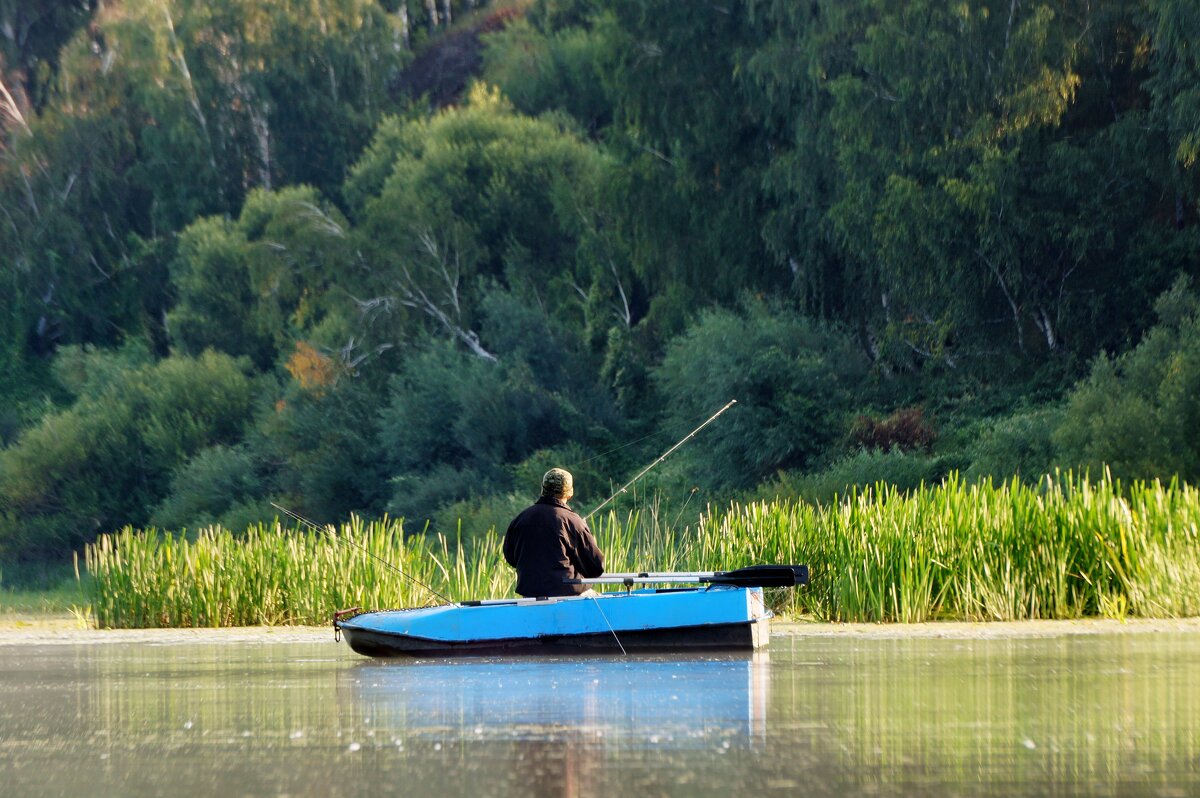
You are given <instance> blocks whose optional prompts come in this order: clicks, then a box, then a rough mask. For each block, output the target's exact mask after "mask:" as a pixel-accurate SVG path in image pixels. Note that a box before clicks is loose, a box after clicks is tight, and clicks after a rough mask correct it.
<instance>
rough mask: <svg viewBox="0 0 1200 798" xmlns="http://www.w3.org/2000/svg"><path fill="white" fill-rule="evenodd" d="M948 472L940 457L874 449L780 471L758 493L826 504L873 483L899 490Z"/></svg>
mask: <svg viewBox="0 0 1200 798" xmlns="http://www.w3.org/2000/svg"><path fill="white" fill-rule="evenodd" d="M949 471H950V467H949V463H948V462H947V461H946V460H945V459H943V458H941V457H931V456H929V455H924V454H916V453H909V452H905V451H903V450H901V449H892V450H891V451H880V450H878V449H874V450H867V451H860V452H857V453H855V454H852V455H850V456H849V457H845V458H843V459H841V460H838V461H837V462H835V463H833V464H832V465H830V466H828V467H827V468H823V469H821V470H819V471H813V472H810V473H799V472H787V471H785V472H780V473H779V474H777V475H776V476H775V478H774V479H773V480H771V481H770V482H768V483H766V484H765V485H763V486H762V487H760V488H759V489H758V496H759V497H760V498H779V499H802V500H804V501H807V502H810V503H813V504H829V503H830V502H832V501H834V500H835V498H837V497H843V496H847V495H849V494H851V493H853V492H855V491H861V490H863V489H866V488H870V487H872V486H875V485H888V486H890V487H892V488H895V489H896V490H900V491H910V490H915V489H916V488H919V487H920V486H921V485H934V484H936V483H938V482H940V481H941V480H942V479H943V478H944V477H945V476H946V475H947V473H948V472H949Z"/></svg>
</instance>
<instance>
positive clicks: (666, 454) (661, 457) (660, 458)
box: [583, 399, 737, 521]
mask: <svg viewBox="0 0 1200 798" xmlns="http://www.w3.org/2000/svg"><path fill="white" fill-rule="evenodd" d="M736 404H737V399H730V400H729V403H728V404H726V405H725V406H724V407H722V408H721V409H720V410H718V411H717V412H715V413H713V414H712V415H711V416H709V417H708V421H705V422H704V423H703V424H701V425H700V426H698V427H696V428H695V429H694V430H692V431H691V432H689V433H688V434H687V435H684V436H683V438H682V439H680V441H679V442H678V443H676V444H675V445H674V446H672V447H671V448H670V449H667V450H666V451H665V452H663V453H662V454H660V455H659V456H658V459H657V460H655V461H654V462H653V463H651V464H650V465H648V466H646V467H645V468H643V469H642V470H641V472H639V473H638V475H637V476H636V477H634V478H633V479H631V480H629V481H628V482H626V483H625V484H624V485H622V486H621V488H620V489H619V490H618V491H617V492H616V493H614V494H613V495H611V496H609V497H608V498H607V499H605V500H604V501H602V502H600V506H599V507H597V508H596V509H595V510H592V511H591V512H590V513H588V514H587V515H585V516H584V517H583V520H585V521H586V520H587V519H589V518H591V517H592V516H593V515H595V514H596V513H598V512H600V510H602V509H603V508H604V507H605V505H607V504H608V503H609V502H610V501H612V500H613V499H615V498H617V497H618V496H620V495H621V494H622V493H624V492H625V491H626V490H627V489H628V488H629V486H630V485H632V484H633V483H635V482H637V481H638V480H639V479H641V478H642V477H644V476H645V475H646V473H647V472H648V471H649V470H650V469H652V468H654V467H655V466H656V465H658V464H659V463H661V462H662V461H663V460H666V459H667V458H668V457H669V456H670V455H671V453H672V452H674V451H675V450H676V449H678V448H679V447H680V446H683V445H684V444H685V443H687V442H688V441H689V440H691V439H692V437H694V436H695V434H696V433H697V432H699V431H700V430H702V429H704V428H705V427H707V426H708V425H709V424H711V423H712V422H714V421H716V419H717V416H719V415H721V414H722V413H724V412H725V411H726V410H728V409H729V408H731V407H733V406H734V405H736ZM689 498H690V497H689Z"/></svg>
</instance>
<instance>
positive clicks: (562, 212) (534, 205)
mask: <svg viewBox="0 0 1200 798" xmlns="http://www.w3.org/2000/svg"><path fill="white" fill-rule="evenodd" d="M602 165H603V159H602V158H601V156H600V155H599V154H598V153H597V151H596V150H595V149H594V148H593V147H591V146H589V145H587V144H586V143H584V142H582V141H580V140H579V138H578V137H577V136H576V135H575V134H574V133H573V132H572V131H570V130H569V129H566V128H565V127H564V126H563V125H561V124H559V123H556V122H555V121H553V120H549V119H536V120H535V119H530V118H528V117H523V116H521V115H519V114H516V113H515V112H514V111H513V109H512V107H511V105H509V104H508V103H507V102H506V101H505V100H503V98H501V97H500V95H499V94H498V93H496V92H495V91H492V90H488V89H487V88H486V87H483V86H477V87H476V88H475V89H474V91H473V93H472V95H471V99H470V103H469V104H468V105H467V106H466V107H464V108H460V109H450V110H447V111H443V112H440V113H438V114H437V115H435V116H434V117H433V118H432V119H429V120H415V121H408V122H406V121H402V120H400V119H390V120H388V121H386V122H384V124H383V125H381V127H380V130H379V132H378V133H377V135H376V138H375V141H374V142H373V144H372V146H371V147H370V149H369V150H368V151H367V153H366V155H365V156H364V157H363V158H362V160H361V161H360V162H359V163H358V164H357V165H356V166H355V168H354V172H353V175H352V177H351V179H350V180H349V181H348V183H347V187H346V195H347V197H348V198H349V199H350V202H351V208H352V215H353V217H354V219H355V222H356V224H355V232H356V234H357V239H356V240H357V246H358V250H359V251H360V252H361V253H362V256H363V268H364V269H365V270H366V271H365V274H366V278H365V279H364V280H363V281H362V282H361V284H360V289H359V290H360V292H361V293H359V294H357V296H358V298H359V300H360V304H361V305H362V306H363V307H364V308H365V309H371V310H374V309H388V310H393V311H403V313H401V314H398V315H397V316H396V323H397V326H398V327H399V330H398V331H397V334H396V337H397V338H398V339H401V340H403V339H404V337H405V336H406V335H408V334H411V332H412V327H410V326H409V325H408V321H409V319H416V320H417V321H418V326H417V328H416V329H420V328H421V327H424V328H426V329H429V330H431V331H435V332H436V334H438V335H443V336H446V337H448V338H451V339H453V340H455V341H457V342H458V344H459V345H460V346H463V347H465V348H466V349H467V350H468V351H470V352H471V353H472V354H473V355H475V356H476V357H479V358H482V359H484V360H495V358H496V355H495V353H494V352H492V351H490V350H489V349H488V347H487V345H486V343H485V342H484V341H483V340H482V339H481V338H480V333H479V322H480V316H479V299H480V296H481V295H482V293H483V292H484V291H485V290H486V289H487V288H488V286H491V285H499V286H506V287H511V288H519V289H520V290H521V291H522V292H523V293H524V294H525V295H527V296H529V297H530V298H531V299H533V300H534V301H537V302H540V303H545V304H547V305H550V306H552V307H554V308H555V309H556V311H555V312H556V313H571V314H573V313H575V312H577V310H576V309H577V308H579V307H580V302H579V299H580V297H579V294H580V293H581V292H582V293H584V294H586V289H585V288H580V285H581V284H582V285H583V286H587V285H588V284H589V283H590V281H591V275H590V274H586V273H581V271H586V268H588V267H587V265H586V264H585V266H584V269H583V270H581V269H580V268H578V267H577V254H576V253H577V247H578V240H579V239H578V236H579V233H578V232H577V231H578V227H579V224H580V223H579V222H578V218H579V216H580V214H584V215H585V216H586V214H587V213H588V210H587V206H586V201H585V199H586V198H585V197H584V196H582V195H580V194H579V193H578V192H577V191H576V190H575V186H576V185H577V184H583V185H592V184H593V177H592V175H594V174H595V173H596V171H597V170H599V169H601V168H602ZM618 268H620V267H618ZM604 273H605V274H606V275H611V272H610V266H609V264H605V265H604ZM605 279H606V280H607V281H609V282H611V280H612V277H611V276H607V277H606V278H605ZM406 327H407V328H408V329H407V331H406Z"/></svg>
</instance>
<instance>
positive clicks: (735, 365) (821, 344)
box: [654, 300, 867, 488]
mask: <svg viewBox="0 0 1200 798" xmlns="http://www.w3.org/2000/svg"><path fill="white" fill-rule="evenodd" d="M866 374H867V364H866V360H865V358H864V357H863V355H862V354H861V353H860V352H859V351H858V350H857V349H856V348H855V347H854V345H853V344H852V343H851V341H850V339H849V338H848V337H847V336H845V335H843V334H841V333H840V332H838V331H837V330H834V329H831V328H828V327H825V326H822V325H821V324H818V323H816V322H813V321H811V320H809V319H807V318H805V317H803V316H802V315H800V314H799V313H798V312H796V311H794V310H791V309H788V308H784V307H780V306H775V305H772V304H769V303H767V302H762V301H754V300H751V301H750V302H749V303H748V304H747V305H746V307H745V309H744V310H743V311H742V312H741V313H735V312H732V311H727V310H712V311H708V312H706V313H704V314H702V315H701V316H700V319H699V321H698V322H697V323H696V324H695V325H694V326H693V327H692V328H691V329H690V330H688V332H687V333H685V334H684V335H682V336H680V337H678V338H676V339H675V340H673V341H672V342H671V344H670V346H669V347H668V351H667V354H666V357H665V358H664V360H663V363H662V365H661V366H659V367H658V369H656V370H655V372H654V378H655V382H656V385H657V388H658V391H659V394H660V395H661V396H662V397H663V400H664V401H663V404H664V405H665V406H666V407H668V408H669V410H668V414H667V420H668V422H670V423H674V424H675V425H676V426H677V427H678V428H679V429H681V430H683V431H684V432H686V431H687V430H688V429H690V427H694V426H695V425H696V424H699V423H700V421H702V420H703V419H704V418H705V417H706V416H707V415H708V414H711V413H712V412H713V411H715V410H716V409H717V408H719V407H720V406H721V404H723V403H724V402H726V401H728V400H729V399H737V400H738V405H737V406H735V407H734V408H733V409H732V410H730V411H729V413H728V414H727V415H726V416H724V417H722V418H721V419H720V420H719V421H718V422H716V423H714V424H713V426H712V427H711V428H709V429H706V430H704V432H703V433H702V434H703V436H704V437H703V438H701V439H699V440H697V441H695V442H694V443H693V444H692V446H691V448H689V449H688V450H687V453H686V459H687V461H688V462H689V463H690V464H691V466H692V468H693V470H694V474H695V478H696V480H697V482H698V483H699V484H701V485H702V486H705V487H719V486H723V485H727V486H733V487H738V488H748V487H751V486H753V485H756V484H758V483H759V482H761V481H762V480H763V478H765V477H766V476H767V475H769V474H771V473H773V472H775V471H777V470H779V469H788V468H799V467H803V466H806V465H808V464H809V463H810V462H811V461H812V460H813V459H814V458H815V457H816V456H817V455H818V454H819V453H820V452H821V451H822V450H823V449H825V448H826V446H827V445H828V444H829V443H830V442H831V441H832V440H834V439H835V438H836V437H837V435H838V434H839V432H840V431H841V430H843V429H845V426H844V423H845V422H844V417H845V414H846V413H847V412H848V410H849V407H850V405H851V402H852V401H854V400H856V399H858V400H861V396H860V395H859V394H861V390H862V388H863V386H864V385H865V378H866ZM689 425H690V426H689ZM681 434H682V433H681Z"/></svg>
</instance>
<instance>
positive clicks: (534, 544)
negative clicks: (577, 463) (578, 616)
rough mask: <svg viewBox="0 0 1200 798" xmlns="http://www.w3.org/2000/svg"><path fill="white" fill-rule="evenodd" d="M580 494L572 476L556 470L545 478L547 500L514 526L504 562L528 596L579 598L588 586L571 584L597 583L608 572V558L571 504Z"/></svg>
mask: <svg viewBox="0 0 1200 798" xmlns="http://www.w3.org/2000/svg"><path fill="white" fill-rule="evenodd" d="M573 495H575V484H574V480H573V479H572V478H571V473H570V472H569V471H565V470H563V469H561V468H551V469H550V470H549V471H547V472H546V475H545V476H544V477H542V497H541V498H540V499H538V500H537V502H536V503H535V504H534V505H533V506H531V507H528V508H526V509H525V510H522V511H521V514H520V515H518V516H517V517H516V518H514V519H513V522H512V523H511V524H509V525H508V532H507V533H505V535H504V559H506V560H508V564H509V565H511V566H512V567H514V568H516V569H517V592H518V593H520V594H521V595H522V596H575V595H581V594H583V593H586V592H588V588H587V585H568V584H565V583H564V582H563V580H565V579H579V578H580V577H585V578H588V579H594V578H595V577H597V576H600V575H601V574H603V573H604V554H603V553H601V551H600V548H599V547H598V546H597V545H596V539H595V538H594V537H592V531H591V530H590V529H588V525H587V523H586V522H585V521H584V520H583V519H582V518H580V517H579V516H578V515H577V514H576V513H575V511H574V510H572V509H571V508H570V507H568V506H567V502H568V501H570V499H571V497H572V496H573Z"/></svg>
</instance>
